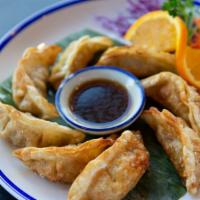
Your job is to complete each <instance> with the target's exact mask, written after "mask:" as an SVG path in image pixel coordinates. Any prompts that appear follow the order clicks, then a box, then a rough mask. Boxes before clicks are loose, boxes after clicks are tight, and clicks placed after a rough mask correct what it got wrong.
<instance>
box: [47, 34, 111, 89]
mask: <svg viewBox="0 0 200 200" xmlns="http://www.w3.org/2000/svg"><path fill="white" fill-rule="evenodd" d="M112 44H113V43H112V40H111V39H109V38H108V37H102V36H98V37H93V38H91V37H89V36H87V35H86V36H83V37H81V38H79V39H78V40H75V41H73V42H72V43H71V44H70V45H69V46H68V47H67V48H66V49H65V50H64V51H63V52H62V53H61V55H60V59H58V61H57V63H56V64H55V65H54V66H53V67H52V70H51V76H50V79H49V81H50V82H51V84H52V85H53V86H54V88H58V86H59V84H60V82H61V81H62V80H63V79H64V78H65V77H67V76H69V75H70V74H71V73H74V72H76V71H77V70H79V69H82V68H84V67H86V66H87V64H88V63H89V62H90V61H91V60H92V58H93V57H94V55H95V53H97V52H99V51H103V50H106V49H107V48H108V47H110V46H112Z"/></svg>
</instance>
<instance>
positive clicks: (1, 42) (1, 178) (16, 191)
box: [0, 0, 200, 200]
mask: <svg viewBox="0 0 200 200" xmlns="http://www.w3.org/2000/svg"><path fill="white" fill-rule="evenodd" d="M87 1H90V0H66V1H64V2H59V3H55V4H53V5H52V6H49V7H47V8H44V9H42V10H41V11H39V12H36V13H35V14H33V15H31V16H30V17H28V18H26V19H25V20H24V21H22V22H21V23H19V24H17V25H16V26H15V27H14V28H13V29H11V30H10V31H9V32H8V33H7V34H5V35H4V36H3V37H2V39H0V53H1V51H2V50H3V49H4V47H5V46H6V45H7V44H8V43H9V42H10V41H12V39H14V38H15V37H16V36H17V35H18V34H19V33H20V32H22V31H23V30H24V29H25V28H26V27H28V26H30V25H31V24H32V23H34V22H36V21H37V20H39V19H41V18H42V17H43V16H45V15H48V14H51V13H53V12H56V11H58V10H61V9H63V8H66V7H69V6H73V5H75V4H79V3H84V2H87ZM194 4H195V5H196V6H200V1H198V0H196V1H194ZM0 183H2V184H1V186H4V185H3V184H5V185H6V186H7V187H9V188H10V189H11V190H12V192H13V193H11V194H12V195H13V196H14V197H16V198H18V197H20V199H25V200H36V199H35V198H33V197H31V196H30V195H28V194H27V193H26V192H24V191H23V190H21V189H20V188H19V187H17V186H16V185H15V184H14V183H13V182H12V181H11V180H10V179H9V178H8V177H7V176H6V175H5V174H4V173H3V172H2V170H0ZM5 189H6V187H5ZM8 192H9V191H8Z"/></svg>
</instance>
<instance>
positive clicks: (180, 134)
mask: <svg viewBox="0 0 200 200" xmlns="http://www.w3.org/2000/svg"><path fill="white" fill-rule="evenodd" d="M142 118H143V119H144V120H145V121H146V122H147V124H148V125H149V126H150V127H151V128H152V129H153V130H154V131H155V134H156V137H157V139H158V141H159V142H160V143H161V145H162V146H163V148H164V150H165V152H166V153H167V155H168V156H169V158H170V160H171V161H172V163H173V164H174V166H175V168H176V170H177V172H178V173H179V175H180V176H181V177H182V179H183V180H184V182H185V185H186V188H187V190H188V192H190V193H192V194H196V193H197V191H198V189H199V188H200V138H199V136H198V134H197V133H196V132H195V131H194V130H193V129H191V128H189V127H188V125H187V124H186V122H185V121H184V120H182V119H181V118H178V117H175V116H174V115H173V114H172V113H170V112H169V111H167V110H163V111H162V112H160V111H158V110H157V109H156V108H153V107H152V108H150V109H149V110H146V111H144V113H143V114H142Z"/></svg>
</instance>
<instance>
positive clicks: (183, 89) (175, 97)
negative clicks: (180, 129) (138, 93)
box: [142, 72, 200, 135]
mask: <svg viewBox="0 0 200 200" xmlns="http://www.w3.org/2000/svg"><path fill="white" fill-rule="evenodd" d="M142 85H143V86H144V89H145V93H146V95H147V96H149V97H151V98H152V99H153V100H155V101H156V102H158V103H160V104H161V105H163V106H164V107H165V108H167V109H168V110H170V111H171V112H173V113H174V114H175V115H177V116H179V117H181V118H183V119H184V120H185V121H186V122H187V123H188V124H189V125H190V126H191V127H192V128H193V129H194V130H195V131H196V132H197V133H198V134H199V135H200V95H199V93H198V92H197V90H196V89H195V88H194V87H192V86H189V85H188V84H187V83H186V81H185V80H183V79H182V78H181V77H180V76H178V75H176V74H173V73H170V72H161V73H159V74H156V75H154V76H150V77H148V78H146V79H143V80H142Z"/></svg>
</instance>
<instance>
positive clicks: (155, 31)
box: [124, 10, 187, 53]
mask: <svg viewBox="0 0 200 200" xmlns="http://www.w3.org/2000/svg"><path fill="white" fill-rule="evenodd" d="M124 37H125V39H127V40H129V41H131V42H133V44H134V45H139V46H140V47H144V48H151V49H152V50H156V51H165V52H172V53H173V52H175V51H176V47H177V45H178V46H183V45H185V44H186V41H187V28H186V26H185V24H184V22H183V21H182V20H181V18H179V17H172V16H170V15H169V13H168V12H167V11H161V10H160V11H153V12H150V13H147V14H146V15H143V16H142V17H141V18H139V19H138V20H137V21H136V22H135V23H134V24H133V25H132V26H131V27H130V28H129V29H128V31H127V33H126V34H125V36H124Z"/></svg>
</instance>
